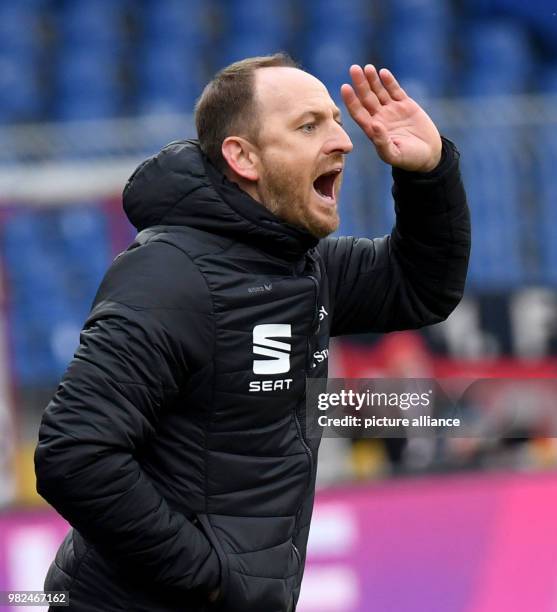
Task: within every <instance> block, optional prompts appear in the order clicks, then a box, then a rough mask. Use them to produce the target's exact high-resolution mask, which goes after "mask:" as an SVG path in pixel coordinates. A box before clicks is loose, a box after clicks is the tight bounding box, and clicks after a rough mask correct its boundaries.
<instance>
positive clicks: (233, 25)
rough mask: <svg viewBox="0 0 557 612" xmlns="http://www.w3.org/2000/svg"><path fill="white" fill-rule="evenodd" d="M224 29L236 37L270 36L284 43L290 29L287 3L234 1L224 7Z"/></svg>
mask: <svg viewBox="0 0 557 612" xmlns="http://www.w3.org/2000/svg"><path fill="white" fill-rule="evenodd" d="M224 15H225V22H226V23H225V27H226V29H227V31H228V32H231V33H233V34H235V35H237V36H242V37H251V36H253V35H255V36H256V37H258V38H261V37H262V36H264V35H266V34H270V35H271V36H273V38H276V37H279V38H282V39H283V40H284V41H285V40H286V39H287V38H288V35H289V32H290V30H291V27H292V14H291V12H290V10H289V5H288V3H285V2H261V1H260V0H236V1H235V2H231V3H228V4H226V5H225V6H224Z"/></svg>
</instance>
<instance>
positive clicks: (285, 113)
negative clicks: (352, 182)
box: [255, 67, 352, 238]
mask: <svg viewBox="0 0 557 612" xmlns="http://www.w3.org/2000/svg"><path fill="white" fill-rule="evenodd" d="M255 100H256V104H257V107H258V116H257V124H258V134H257V143H256V149H257V153H258V174H259V179H258V181H257V185H256V190H257V194H258V196H259V198H260V200H261V201H262V202H263V203H264V204H265V206H266V207H267V208H269V209H270V210H271V211H272V212H273V213H275V214H276V215H277V216H278V217H280V218H281V219H284V220H285V221H287V222H288V223H291V224H292V225H296V226H298V227H303V228H305V229H307V230H308V231H309V232H310V233H311V234H313V235H314V236H316V237H318V238H323V237H324V236H327V235H328V234H330V233H331V232H334V231H335V230H336V229H337V228H338V225H339V216H338V210H337V206H338V195H339V190H340V184H341V180H342V170H343V167H344V155H345V154H346V153H349V152H350V151H351V150H352V142H351V141H350V138H349V137H348V134H346V132H345V131H344V129H343V128H342V126H341V124H340V111H339V109H338V108H337V107H336V105H335V103H334V102H333V100H332V99H331V97H330V96H329V93H328V91H327V89H326V87H325V86H324V85H323V83H321V81H319V80H318V79H316V78H315V77H313V76H311V75H310V74H308V73H307V72H303V71H302V70H298V69H296V68H282V67H276V68H261V69H259V70H257V71H256V72H255Z"/></svg>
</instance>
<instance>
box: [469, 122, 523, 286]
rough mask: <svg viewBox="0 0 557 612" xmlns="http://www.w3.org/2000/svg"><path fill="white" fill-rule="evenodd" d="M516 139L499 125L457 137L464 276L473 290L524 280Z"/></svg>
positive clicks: (511, 284) (513, 283)
mask: <svg viewBox="0 0 557 612" xmlns="http://www.w3.org/2000/svg"><path fill="white" fill-rule="evenodd" d="M518 138H519V136H518V135H517V134H516V133H514V132H512V131H509V130H507V129H505V128H499V127H492V128H485V130H484V132H482V133H478V132H477V131H475V132H473V133H471V134H470V133H464V132H463V133H461V134H459V136H458V143H459V148H460V149H461V151H462V157H461V163H462V173H463V177H464V182H465V185H466V191H467V196H468V202H469V205H470V210H471V216H472V227H473V231H474V241H473V246H472V254H471V260H470V272H469V279H470V286H471V287H474V288H476V289H493V288H503V289H509V288H513V287H516V286H518V285H519V284H520V283H522V282H524V280H525V275H526V269H527V264H526V258H527V254H526V251H525V244H524V233H523V230H522V227H521V225H522V224H521V223H520V220H521V218H522V216H523V215H522V214H521V213H522V209H521V207H522V194H521V187H522V185H523V183H524V181H523V177H522V176H521V174H520V173H519V171H518V168H517V163H516V153H515V152H516V151H519V150H520V142H519V140H518ZM494 177H497V180H494ZM509 245H512V248H509Z"/></svg>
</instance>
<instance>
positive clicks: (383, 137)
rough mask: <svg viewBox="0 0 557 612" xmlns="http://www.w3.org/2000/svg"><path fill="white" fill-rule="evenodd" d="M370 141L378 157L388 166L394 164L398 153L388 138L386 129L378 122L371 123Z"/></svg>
mask: <svg viewBox="0 0 557 612" xmlns="http://www.w3.org/2000/svg"><path fill="white" fill-rule="evenodd" d="M371 130H372V133H373V136H372V140H373V144H374V145H375V148H376V149H377V153H378V155H379V157H380V158H381V159H382V160H383V161H385V162H387V163H388V164H395V163H396V161H397V158H398V156H399V155H400V152H399V150H398V148H397V147H396V146H395V144H394V143H393V141H392V139H391V138H390V136H389V132H388V131H387V128H386V127H385V126H384V125H383V123H382V122H381V121H379V120H374V121H372V124H371Z"/></svg>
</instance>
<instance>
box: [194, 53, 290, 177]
mask: <svg viewBox="0 0 557 612" xmlns="http://www.w3.org/2000/svg"><path fill="white" fill-rule="evenodd" d="M274 66H283V67H289V68H299V66H298V64H297V63H296V62H295V61H294V60H293V59H292V58H291V57H290V56H289V55H288V54H286V53H275V54H274V55H265V56H261V57H248V58H246V59H243V60H240V61H239V62H234V63H233V64H230V65H229V66H227V67H226V68H223V69H222V70H221V71H220V72H218V73H217V74H216V75H215V77H214V78H213V79H212V80H211V81H209V83H208V84H207V85H206V87H205V89H204V90H203V93H202V94H201V96H200V97H199V100H198V101H197V104H196V105H195V126H196V128H197V137H198V138H199V144H200V146H201V150H202V151H203V152H204V153H205V155H207V157H208V158H209V159H210V160H211V162H212V163H213V164H214V165H215V166H216V167H217V168H218V169H219V170H220V171H221V172H223V171H224V170H225V169H226V161H225V159H224V158H223V156H222V152H221V147H222V143H223V141H224V139H225V138H227V137H228V136H232V135H238V136H239V135H242V134H244V135H248V136H251V137H252V138H256V135H255V132H256V127H257V123H256V121H255V120H256V119H257V108H256V104H255V98H254V87H253V84H254V73H255V71H256V70H257V69H258V68H271V67H274Z"/></svg>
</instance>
